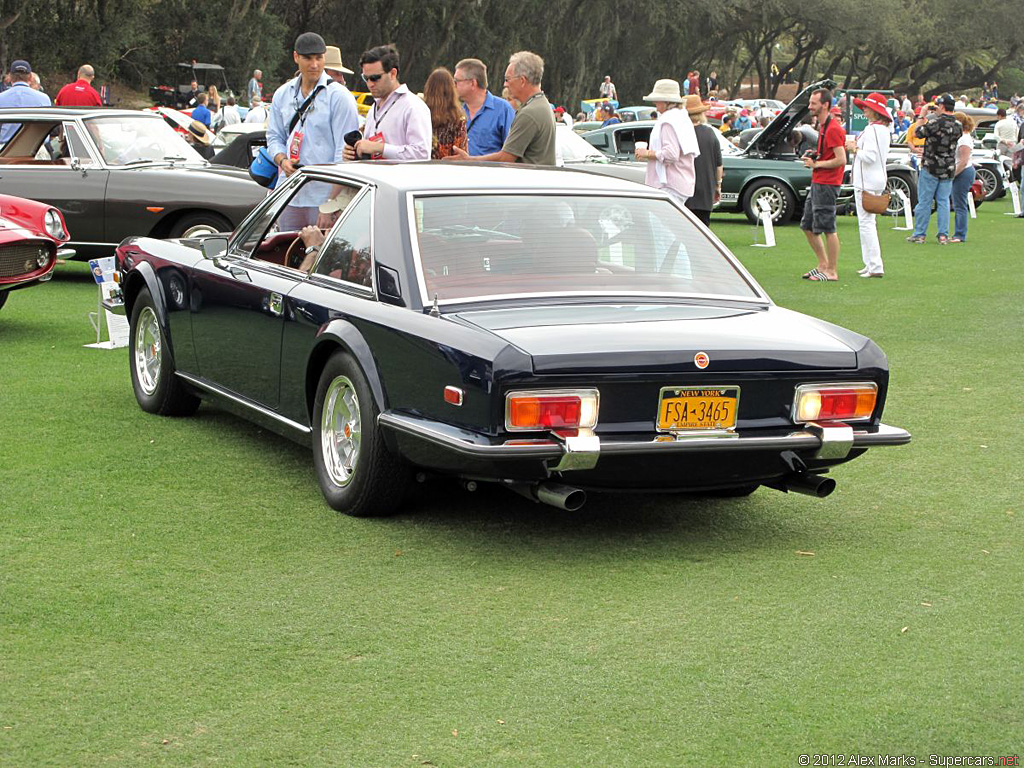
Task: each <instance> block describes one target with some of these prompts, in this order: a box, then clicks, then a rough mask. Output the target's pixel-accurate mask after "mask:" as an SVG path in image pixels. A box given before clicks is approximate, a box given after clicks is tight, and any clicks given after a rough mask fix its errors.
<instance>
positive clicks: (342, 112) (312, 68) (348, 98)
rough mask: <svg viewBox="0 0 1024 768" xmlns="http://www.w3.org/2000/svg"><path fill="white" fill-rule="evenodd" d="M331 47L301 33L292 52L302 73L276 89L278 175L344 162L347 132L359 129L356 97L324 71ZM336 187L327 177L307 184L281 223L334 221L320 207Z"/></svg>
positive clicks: (272, 132) (271, 145)
mask: <svg viewBox="0 0 1024 768" xmlns="http://www.w3.org/2000/svg"><path fill="white" fill-rule="evenodd" d="M326 52H327V45H326V43H324V39H323V38H322V37H320V35H318V34H316V33H315V32H303V33H302V34H301V35H299V36H298V38H296V40H295V49H294V51H293V52H292V58H293V59H294V61H295V64H296V65H297V66H298V68H299V76H298V77H296V78H293V79H292V80H289V81H288V82H286V83H285V84H284V85H282V86H281V87H280V88H278V89H277V91H275V92H274V99H273V102H272V103H271V105H270V117H269V122H268V125H267V151H268V152H269V154H270V156H271V157H272V158H274V163H275V164H276V165H277V166H278V167H279V168H280V169H281V171H280V174H279V180H280V177H285V176H291V175H292V174H293V173H295V171H296V169H297V168H299V167H301V166H303V165H324V164H330V163H340V162H341V161H342V157H343V156H342V150H343V148H344V146H345V134H346V133H348V132H349V131H355V130H358V129H359V112H358V110H357V108H356V100H355V98H354V97H353V96H352V94H351V93H349V90H348V88H346V87H345V86H343V85H338V84H337V83H335V82H334V80H332V79H331V77H330V76H329V75H328V74H327V73H326V72H325V71H324V54H325V53H326ZM296 116H298V119H297V120H296V119H295V118H296ZM331 189H332V187H331V185H330V184H327V183H325V182H309V183H307V184H305V185H304V186H303V187H302V189H300V190H299V191H298V192H297V193H296V194H295V196H294V197H293V198H292V199H291V201H290V202H289V203H288V208H287V210H286V211H284V212H283V213H282V214H281V217H280V219H279V224H280V226H281V228H282V229H287V230H289V231H290V230H299V229H302V227H304V226H308V225H313V224H317V225H318V226H322V227H325V226H329V225H330V217H329V216H328V215H326V214H324V213H322V212H320V210H319V207H320V205H321V204H322V203H325V202H326V201H327V200H328V198H329V197H330V195H331ZM334 194H337V191H335V192H334Z"/></svg>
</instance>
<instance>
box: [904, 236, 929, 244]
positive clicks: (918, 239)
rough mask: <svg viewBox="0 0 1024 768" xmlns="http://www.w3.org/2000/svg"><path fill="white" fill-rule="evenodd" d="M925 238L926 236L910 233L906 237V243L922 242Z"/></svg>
mask: <svg viewBox="0 0 1024 768" xmlns="http://www.w3.org/2000/svg"><path fill="white" fill-rule="evenodd" d="M925 240H926V238H925V236H924V235H911V236H910V237H908V238H907V242H908V243H923V242H925Z"/></svg>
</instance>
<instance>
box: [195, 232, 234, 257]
mask: <svg viewBox="0 0 1024 768" xmlns="http://www.w3.org/2000/svg"><path fill="white" fill-rule="evenodd" d="M201 245H202V250H203V256H205V257H206V258H208V259H216V258H218V257H220V256H223V255H224V254H225V253H227V252H228V239H227V238H226V237H220V236H216V235H215V236H213V237H204V238H203V240H202V244H201Z"/></svg>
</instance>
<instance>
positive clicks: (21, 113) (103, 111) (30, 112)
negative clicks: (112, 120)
mask: <svg viewBox="0 0 1024 768" xmlns="http://www.w3.org/2000/svg"><path fill="white" fill-rule="evenodd" d="M140 116H141V117H155V118H157V119H158V120H163V117H161V116H160V115H159V114H158V113H156V112H144V111H142V110H137V109H115V108H113V107H30V108H28V109H19V108H13V109H5V110H3V112H0V117H2V118H3V119H5V120H10V119H13V118H19V119H21V118H24V119H28V118H45V119H52V120H66V119H68V118H75V117H140Z"/></svg>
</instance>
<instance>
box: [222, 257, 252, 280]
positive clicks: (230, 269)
mask: <svg viewBox="0 0 1024 768" xmlns="http://www.w3.org/2000/svg"><path fill="white" fill-rule="evenodd" d="M213 265H214V266H215V267H217V268H218V269H223V270H224V271H225V272H227V273H228V274H229V275H231V276H232V277H234V278H237V279H239V280H245V281H246V282H247V283H251V282H252V278H251V277H249V273H248V272H247V271H246V270H244V269H242V268H241V267H239V266H237V265H235V264H230V263H228V262H226V261H224V260H223V259H214V260H213Z"/></svg>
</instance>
